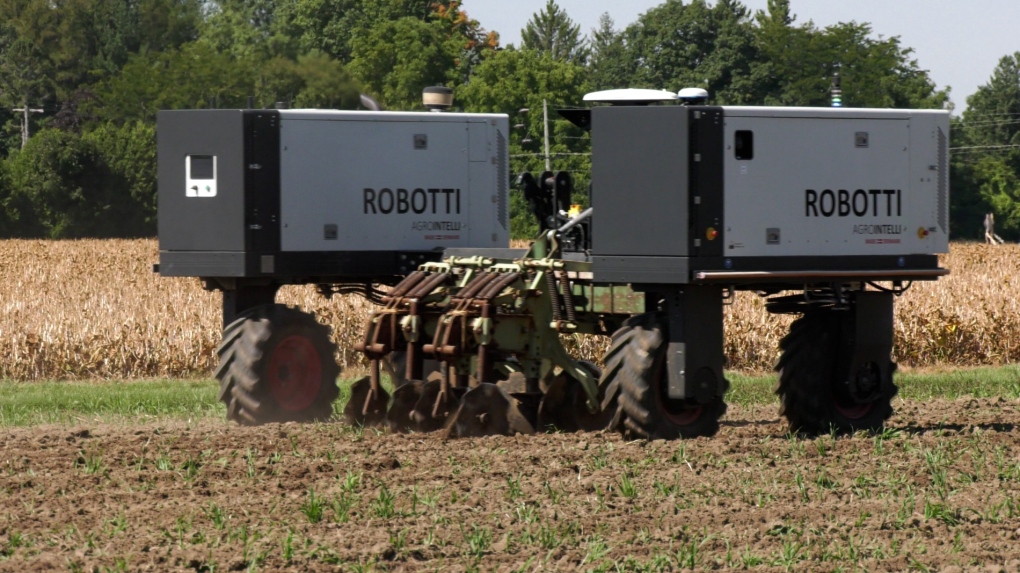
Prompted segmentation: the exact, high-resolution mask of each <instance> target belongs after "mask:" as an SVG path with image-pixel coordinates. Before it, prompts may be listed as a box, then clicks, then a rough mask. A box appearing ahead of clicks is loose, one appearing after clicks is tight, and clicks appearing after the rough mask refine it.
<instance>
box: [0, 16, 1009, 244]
mask: <svg viewBox="0 0 1020 573" xmlns="http://www.w3.org/2000/svg"><path fill="white" fill-rule="evenodd" d="M790 5H791V2H790V0H769V1H768V5H767V8H766V9H765V10H763V11H759V12H757V13H755V14H751V13H750V12H749V11H748V9H747V8H746V7H745V6H744V5H743V4H742V3H741V2H739V1H738V0H711V1H710V0H664V1H663V2H662V3H661V4H659V5H658V6H656V7H654V8H652V9H650V10H649V11H648V12H646V13H645V14H642V15H641V16H640V17H638V18H637V20H636V21H634V22H633V23H630V24H629V25H627V26H625V27H624V28H623V29H617V28H616V24H615V23H614V22H613V21H612V19H611V18H610V17H609V16H608V15H606V14H604V15H603V16H602V18H601V19H600V22H599V25H598V27H597V28H596V29H594V30H591V31H590V34H589V39H586V38H585V37H584V35H583V34H582V33H581V30H580V28H579V27H578V26H577V24H575V23H574V22H573V21H572V20H571V19H570V18H569V16H568V15H567V14H566V12H565V11H564V10H563V9H561V8H560V7H559V6H558V5H557V4H556V2H555V0H548V1H547V3H546V4H545V6H544V7H543V9H542V10H540V11H539V12H537V13H536V14H534V15H533V17H532V19H531V20H530V21H529V22H528V25H527V26H526V27H525V29H524V30H523V31H522V40H523V41H522V46H521V49H506V50H500V49H499V36H498V34H496V33H495V32H488V31H486V30H484V29H482V28H481V26H480V24H479V23H478V22H477V21H475V20H472V19H471V18H470V17H469V16H468V15H467V14H466V13H465V12H464V10H463V9H462V7H461V3H460V1H459V0H0V234H6V235H12V234H16V235H19V236H59V237H64V236H83V235H85V234H96V235H98V236H114V235H117V236H119V235H131V234H135V233H151V232H153V221H154V216H155V215H154V213H155V212H154V209H155V162H154V153H155V151H154V146H153V141H154V120H155V116H156V112H157V111H158V110H160V109H174V108H205V107H210V106H216V107H242V106H244V105H246V102H247V99H248V97H249V96H255V101H256V104H257V105H258V106H270V105H272V104H273V103H274V102H276V101H290V102H291V103H292V104H293V105H294V106H298V107H324V108H341V109H349V108H354V107H356V106H357V105H358V101H359V98H358V95H359V92H362V91H363V92H366V93H369V94H371V95H373V96H375V97H376V98H377V99H379V100H380V101H381V102H382V103H383V104H384V105H385V106H386V107H387V108H388V109H393V110H414V109H420V107H421V104H420V101H421V100H420V95H421V91H422V89H423V88H424V87H426V86H429V85H436V84H440V85H447V86H450V87H454V88H456V96H457V99H456V101H455V105H458V106H461V107H463V109H465V110H466V111H478V112H499V113H508V114H510V115H511V124H512V125H518V124H519V125H521V128H520V129H514V130H512V133H511V134H509V137H510V149H511V153H512V170H513V171H514V172H515V173H520V172H523V171H528V172H532V173H539V172H541V171H543V170H544V169H545V165H544V163H545V158H544V154H545V150H544V146H543V138H544V132H543V122H542V102H543V100H547V101H548V102H549V104H550V110H551V111H550V137H549V141H550V152H551V158H550V159H551V162H552V169H553V170H554V171H558V170H565V171H570V172H572V173H573V174H574V176H575V179H576V181H577V187H578V189H580V192H579V193H578V195H577V197H576V198H575V199H576V200H578V201H582V202H583V199H584V190H585V189H586V188H587V181H588V172H589V165H590V157H589V150H590V149H589V140H588V136H587V134H586V133H584V132H581V131H580V130H578V129H577V128H576V127H574V126H572V125H571V124H570V123H569V122H567V121H565V120H563V119H560V118H559V116H558V114H557V113H556V112H555V109H556V108H558V107H562V106H571V105H579V104H580V103H581V100H582V96H583V94H584V93H585V92H587V91H590V90H594V89H609V88H622V87H649V88H663V89H669V90H673V91H676V90H678V89H680V88H683V87H688V86H700V87H705V88H706V89H708V90H709V92H710V94H711V97H712V103H715V104H750V105H828V104H829V83H830V81H831V77H832V75H833V73H835V72H836V71H838V72H839V73H840V74H841V76H842V88H843V96H844V105H847V106H851V107H853V106H869V107H909V108H940V107H945V106H946V104H947V102H948V93H947V91H939V90H937V89H936V88H935V84H934V82H932V80H931V78H930V77H929V76H928V74H927V72H925V71H924V70H922V69H921V68H920V67H919V65H918V64H917V62H916V61H914V60H913V54H912V52H911V50H910V49H909V48H907V47H905V46H903V45H902V44H901V42H900V40H899V38H897V37H892V38H882V37H875V35H874V34H873V32H872V30H871V28H870V26H869V25H868V24H867V23H858V22H849V23H840V24H837V25H834V26H829V27H826V28H818V27H816V26H815V25H814V24H813V23H812V22H807V23H799V22H797V20H796V16H795V14H794V13H793V12H792V10H791V6H790ZM1018 70H1020V54H1017V55H1013V56H1009V57H1007V58H1004V59H1003V61H1002V62H1001V63H1000V66H999V67H998V68H997V69H996V70H995V73H994V74H993V76H992V78H991V80H990V81H989V84H988V85H986V86H982V88H981V90H979V92H978V93H977V94H975V95H974V96H973V97H972V98H971V99H970V100H969V103H970V110H968V112H967V113H966V114H965V115H964V119H963V120H960V121H957V122H954V125H953V130H952V146H953V147H954V148H963V147H966V148H975V147H976V148H979V149H978V150H974V151H971V150H958V151H957V152H955V153H954V154H953V157H952V166H953V170H952V173H951V180H952V190H953V192H952V209H953V211H952V213H953V214H952V224H953V225H954V233H956V235H957V236H959V235H960V234H961V233H962V232H963V233H967V234H970V233H971V230H972V229H973V233H975V234H977V236H980V235H979V233H980V228H981V227H980V222H981V219H982V218H983V216H984V213H985V212H987V211H989V210H994V211H995V213H996V215H997V218H998V221H999V225H1000V229H1002V231H1003V232H1004V233H1007V234H1009V233H1013V234H1014V235H1013V236H1020V209H1017V208H1016V207H1015V206H1016V204H1017V200H1018V198H1020V194H1018V193H1017V185H1018V179H1020V177H1018V175H1017V174H1018V173H1020V153H1018V152H1017V149H1020V148H1012V147H997V148H996V149H994V150H992V149H989V146H1003V145H1005V146H1011V145H1020V133H1018V129H1017V128H1020V121H1018V122H1017V123H1015V124H1011V123H1010V122H1008V121H1005V120H1002V121H999V120H1000V119H1002V118H1006V119H1015V118H1020V79H1018V74H1020V71H1018ZM25 104H28V105H29V106H30V107H33V108H38V107H42V108H43V109H44V110H45V113H43V114H37V115H33V116H32V118H31V127H32V133H33V137H32V141H31V142H30V145H29V146H28V147H26V148H25V149H24V150H23V151H22V150H20V149H19V148H20V145H21V138H20V126H21V116H20V115H15V114H14V113H13V112H12V111H11V109H12V108H15V107H21V106H23V105H25ZM525 108H526V109H528V110H530V111H529V112H528V113H520V111H519V110H521V109H525ZM1005 114H1013V115H1005ZM512 201H513V202H514V203H513V205H514V214H515V215H516V216H517V217H515V219H514V229H515V234H516V236H528V235H530V234H531V232H532V230H533V229H531V228H528V227H527V225H528V224H529V223H530V217H529V215H527V213H526V208H525V206H523V205H522V204H521V203H522V199H521V197H520V196H519V195H517V194H516V193H515V194H514V195H513V197H512Z"/></svg>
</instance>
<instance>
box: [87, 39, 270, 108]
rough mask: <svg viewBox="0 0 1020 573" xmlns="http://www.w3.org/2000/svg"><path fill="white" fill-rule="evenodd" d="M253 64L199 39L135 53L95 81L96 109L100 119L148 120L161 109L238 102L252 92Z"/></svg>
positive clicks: (235, 103)
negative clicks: (176, 47)
mask: <svg viewBox="0 0 1020 573" xmlns="http://www.w3.org/2000/svg"><path fill="white" fill-rule="evenodd" d="M252 68H253V64H252V62H250V61H246V60H236V59H233V58H231V57H230V56H229V55H228V54H223V53H220V52H217V51H215V50H214V49H213V48H212V47H211V46H209V45H208V44H206V43H203V42H194V43H191V44H186V45H184V46H182V47H181V49H180V50H174V51H169V52H152V53H142V54H137V55H135V56H133V57H132V58H131V59H130V61H128V63H127V65H125V66H124V68H123V70H121V73H120V74H118V75H117V76H115V77H112V78H110V79H109V80H107V81H104V82H102V83H101V84H99V85H98V86H97V93H96V95H97V96H98V102H96V104H95V106H96V108H95V111H96V113H97V114H98V115H99V117H101V118H102V119H104V120H111V121H117V122H124V121H132V120H143V121H148V122H152V121H154V120H155V118H156V112H157V111H159V110H161V109H187V108H205V107H210V106H217V107H242V106H244V105H245V102H246V99H247V96H249V95H251V94H253V93H254V87H255V86H254V74H253V70H252Z"/></svg>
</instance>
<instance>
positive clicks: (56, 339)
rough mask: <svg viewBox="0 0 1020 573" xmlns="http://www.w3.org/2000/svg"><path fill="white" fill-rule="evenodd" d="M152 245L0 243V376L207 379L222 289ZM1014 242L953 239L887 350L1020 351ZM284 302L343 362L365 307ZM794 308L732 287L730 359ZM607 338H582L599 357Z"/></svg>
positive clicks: (739, 364)
mask: <svg viewBox="0 0 1020 573" xmlns="http://www.w3.org/2000/svg"><path fill="white" fill-rule="evenodd" d="M157 260H158V254H157V243H156V241H155V240H154V239H144V240H130V241H124V240H109V241H100V240H85V241H60V242H54V241H17V240H9V241H0V356H2V357H3V360H0V379H19V380H37V379H88V378H140V377H204V376H208V375H209V374H210V372H211V371H212V368H213V365H214V363H215V350H216V345H217V344H218V342H219V337H220V328H221V324H220V298H219V294H218V293H211V292H206V291H204V290H202V288H201V286H200V284H199V282H198V279H194V278H191V279H184V278H182V279H170V278H161V277H159V276H158V275H156V274H154V273H153V272H152V264H153V263H155V262H156V261H157ZM1018 260H1020V246H999V247H991V246H987V245H983V244H968V243H956V244H953V246H952V252H951V253H950V254H949V255H946V256H944V257H943V259H942V265H943V266H946V267H948V268H950V269H951V270H952V274H951V275H950V276H949V277H947V278H944V279H942V280H939V281H938V282H935V283H916V284H915V285H914V286H913V287H912V288H911V289H910V290H909V291H908V292H907V293H906V294H904V295H903V296H902V297H900V298H899V299H898V300H897V301H896V348H895V351H894V352H895V359H896V360H897V361H898V362H899V363H900V364H901V365H905V366H914V367H930V366H969V365H978V364H1005V363H1010V362H1013V361H1015V360H1016V358H1017V355H1018V350H1017V345H1018V344H1017V342H1018V340H1020V302H1017V299H1016V297H1015V296H1014V294H1013V288H1014V285H1013V284H1012V279H1013V277H1014V276H1016V275H1017V274H1018V273H1017V272H1016V270H1017V269H1018V267H1020V263H1018V262H1016V261H1018ZM278 300H279V301H280V302H283V303H286V304H290V305H297V306H300V307H301V308H303V309H305V310H309V311H312V312H314V313H315V314H316V315H317V316H318V317H319V319H320V320H321V321H323V322H324V323H326V324H329V325H330V326H332V327H333V331H334V337H335V338H336V341H337V344H338V346H339V349H340V350H339V354H338V356H337V359H338V361H339V362H340V364H341V365H342V366H343V367H344V368H346V369H349V370H351V369H353V370H360V369H362V368H363V367H364V365H363V363H362V360H361V357H360V356H359V355H358V354H357V353H356V352H354V351H353V349H352V348H353V343H354V341H355V340H356V339H357V338H358V337H359V334H360V332H361V328H362V325H363V323H364V321H365V318H366V317H367V316H368V314H369V313H370V312H371V305H369V304H368V303H366V302H365V301H363V300H362V299H360V298H357V297H335V298H333V299H332V300H326V299H324V298H323V297H321V296H319V295H318V294H316V293H315V291H314V289H313V288H312V287H286V288H284V289H282V290H281V293H280V296H279V298H278ZM789 321H790V317H785V316H778V317H777V316H772V315H769V314H767V313H766V312H765V309H764V301H763V300H762V299H761V298H759V297H757V296H756V295H754V294H753V293H739V294H738V295H737V297H736V300H735V301H734V304H733V305H732V306H728V307H727V310H726V355H727V357H728V362H729V364H728V365H729V368H731V369H734V370H739V371H744V372H761V371H768V370H771V369H772V367H773V365H774V364H775V362H776V360H777V358H778V345H779V340H780V339H781V338H782V336H783V335H784V333H785V332H786V328H787V326H788V324H789ZM603 344H604V341H603V340H601V339H596V340H578V341H577V344H576V345H575V346H576V348H578V351H579V353H580V354H582V355H583V356H584V357H585V358H589V359H592V358H594V359H598V358H599V357H600V355H601V350H602V348H603Z"/></svg>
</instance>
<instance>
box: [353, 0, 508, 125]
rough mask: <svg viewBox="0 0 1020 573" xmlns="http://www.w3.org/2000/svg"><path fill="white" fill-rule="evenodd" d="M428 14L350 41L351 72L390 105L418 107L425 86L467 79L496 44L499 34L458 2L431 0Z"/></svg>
mask: <svg viewBox="0 0 1020 573" xmlns="http://www.w3.org/2000/svg"><path fill="white" fill-rule="evenodd" d="M430 14H431V15H430V17H429V18H427V19H424V20H423V19H421V18H418V17H412V16H406V17H403V18H400V19H397V20H388V21H382V22H380V23H378V24H376V25H375V26H373V27H372V28H371V29H369V30H368V31H367V32H366V33H365V34H364V35H362V36H358V37H356V38H355V39H354V41H353V49H352V56H353V59H352V61H351V63H350V66H349V69H350V71H351V73H352V74H353V75H354V76H355V78H357V79H358V80H359V81H360V82H361V84H362V86H364V87H365V89H366V90H367V91H368V92H370V93H371V94H372V95H374V96H376V97H377V98H379V99H380V100H381V102H382V103H383V104H384V105H386V106H387V107H388V108H390V109H405V110H406V109H420V108H421V92H422V89H424V88H425V87H427V86H433V85H456V84H457V83H465V82H467V81H468V79H469V78H470V77H471V74H472V69H473V68H474V66H475V65H477V64H478V63H479V62H480V61H481V59H482V57H483V56H484V54H486V53H488V52H491V51H492V50H493V49H494V48H495V46H496V42H497V41H498V36H496V35H494V34H486V33H485V32H484V31H483V30H482V29H481V28H480V27H479V25H478V22H476V21H474V20H471V19H470V18H469V17H468V16H467V14H466V13H464V12H463V11H461V10H460V8H459V6H458V3H457V2H450V3H449V5H443V4H438V3H436V4H433V12H431V13H430Z"/></svg>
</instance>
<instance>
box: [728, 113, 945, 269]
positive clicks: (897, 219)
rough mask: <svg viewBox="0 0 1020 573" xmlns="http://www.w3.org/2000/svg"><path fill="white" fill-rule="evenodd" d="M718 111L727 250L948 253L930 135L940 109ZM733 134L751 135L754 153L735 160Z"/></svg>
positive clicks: (939, 123) (739, 253)
mask: <svg viewBox="0 0 1020 573" xmlns="http://www.w3.org/2000/svg"><path fill="white" fill-rule="evenodd" d="M724 109H725V120H726V121H725V125H726V132H725V138H726V151H727V152H726V155H725V157H726V159H725V165H724V177H725V195H724V197H725V209H724V213H723V216H724V220H725V233H724V241H725V252H726V255H727V256H734V257H748V256H751V257H769V256H786V257H789V256H843V255H913V254H930V253H944V252H947V250H948V247H949V244H948V241H949V235H948V229H944V228H942V226H941V225H940V223H939V215H940V212H939V195H940V194H946V193H948V189H947V188H946V186H943V188H942V189H939V170H940V169H943V170H947V169H948V165H941V166H940V165H939V146H938V142H939V130H941V131H942V133H943V134H945V135H944V136H943V137H946V136H947V135H948V132H949V118H948V113H946V112H940V111H901V110H832V109H826V108H818V109H813V108H755V107H733V108H724ZM738 131H750V132H752V133H753V134H754V135H753V140H754V156H753V158H751V159H747V160H739V159H737V158H736V156H735V151H734V149H735V145H734V143H735V142H734V139H735V134H736V133H737V132H738ZM944 181H946V180H944ZM946 182H947V181H946ZM942 204H943V208H945V209H948V202H947V201H945V200H944V199H943V202H942ZM777 234H778V241H777V240H775V239H776V238H777V237H776V235H777ZM770 238H771V240H770Z"/></svg>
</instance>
